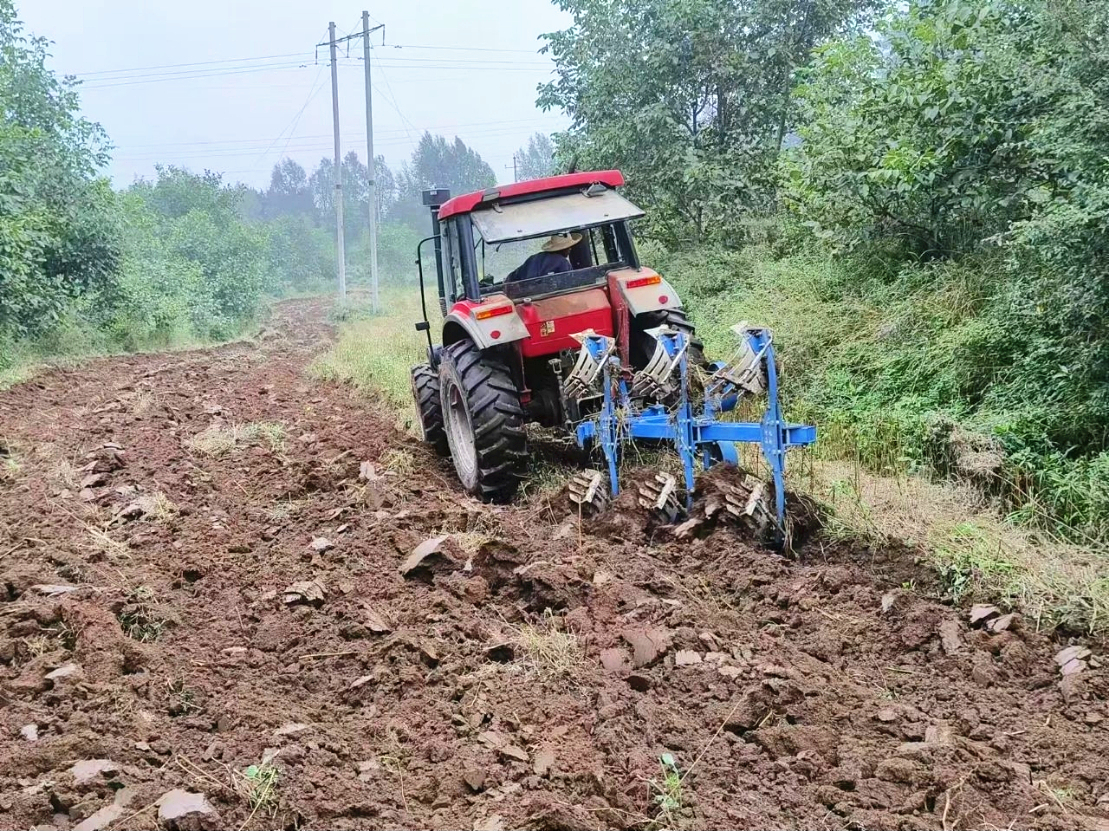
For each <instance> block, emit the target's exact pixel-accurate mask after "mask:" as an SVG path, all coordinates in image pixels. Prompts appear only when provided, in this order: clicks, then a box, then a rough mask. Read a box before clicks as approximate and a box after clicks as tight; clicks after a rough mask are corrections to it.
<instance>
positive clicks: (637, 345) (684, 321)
mask: <svg viewBox="0 0 1109 832" xmlns="http://www.w3.org/2000/svg"><path fill="white" fill-rule="evenodd" d="M663 324H666V325H667V326H669V327H670V328H671V329H676V330H678V331H679V332H681V333H684V334H685V336H686V337H687V338H688V339H689V347H688V349H687V351H686V355H688V356H689V364H690V366H691V367H707V366H708V361H706V360H705V345H704V343H703V342H702V341H701V339H700V338H698V337H697V330H696V328H694V326H693V324H691V323H690V322H689V319H688V318H686V316H685V312H683V311H682V310H681V309H663V310H660V311H658V312H644V313H643V314H642V315H636V316H635V317H634V318H632V333H631V336H632V337H631V362H632V366H633V367H634V368H635V369H637V370H642V369H643V368H644V367H646V366H647V362H648V361H650V360H651V356H652V355H654V354H655V344H656V342H655V339H654V338H652V337H651V336H650V335H648V334H647V330H648V329H654V328H655V327H656V326H662V325H663Z"/></svg>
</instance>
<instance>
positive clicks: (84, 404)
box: [0, 300, 1109, 829]
mask: <svg viewBox="0 0 1109 832" xmlns="http://www.w3.org/2000/svg"><path fill="white" fill-rule="evenodd" d="M334 317H336V316H335V315H334V313H332V312H331V311H330V310H329V309H328V307H327V305H326V304H324V303H323V302H321V301H316V300H294V301H287V302H284V303H282V304H279V305H278V306H277V307H276V309H275V315H274V319H273V321H272V322H271V325H270V327H268V328H267V329H266V330H265V331H263V332H262V333H260V335H259V336H258V337H257V338H256V339H255V341H254V342H243V343H238V344H230V345H225V346H221V347H218V348H214V349H210V350H199V351H192V352H180V353H173V354H155V355H147V356H130V357H120V358H110V359H102V360H96V361H92V362H90V363H88V364H86V365H85V366H83V367H80V368H75V369H64V370H62V369H59V370H50V371H45V372H43V373H42V374H40V375H38V376H37V377H35V378H34V379H33V380H31V381H29V382H26V383H24V384H21V385H18V386H15V387H13V388H11V389H9V390H7V391H6V392H4V393H0V424H2V425H3V441H4V446H3V447H4V450H3V457H4V459H3V462H4V467H3V469H2V477H3V487H2V488H0V556H2V557H0V570H2V572H0V592H2V601H0V697H2V698H3V704H4V707H3V711H2V713H3V726H4V734H3V738H2V739H0V826H3V827H15V828H18V827H24V828H26V827H30V826H35V825H49V826H51V827H53V828H70V827H71V826H77V825H78V824H81V826H80V827H79V828H83V829H96V828H112V829H124V828H150V827H155V826H160V827H166V828H290V827H298V828H303V827H307V828H365V827H376V828H380V827H450V828H482V829H485V828H511V827H520V826H528V827H535V828H594V827H611V828H660V827H712V828H743V827H749V828H785V827H810V828H861V827H881V828H937V829H938V828H944V829H955V828H966V827H978V828H982V827H998V828H1000V827H1009V826H1017V827H1030V826H1034V827H1037V828H1101V827H1103V826H1104V824H1105V823H1106V820H1107V819H1109V810H1107V809H1106V803H1105V800H1106V792H1105V788H1106V786H1105V784H1106V782H1107V781H1109V762H1107V761H1106V759H1105V755H1104V753H1103V744H1104V743H1103V739H1104V727H1103V726H1104V720H1105V718H1106V717H1107V715H1109V714H1107V712H1106V707H1105V697H1106V694H1107V693H1109V678H1107V676H1106V673H1105V669H1104V667H1103V666H1101V665H1100V664H1099V661H1098V655H1097V653H1098V649H1099V648H1098V645H1097V643H1094V644H1093V645H1092V646H1093V648H1094V655H1087V654H1086V653H1085V652H1084V651H1085V649H1086V648H1084V647H1083V646H1081V643H1080V642H1079V641H1072V640H1068V639H1067V638H1066V637H1065V636H1064V635H1052V634H1050V633H1048V632H1047V631H1046V630H1045V631H1039V630H1038V629H1037V626H1036V622H1035V621H1034V619H1033V618H1031V617H1026V616H1021V615H1019V614H1017V615H1014V616H1012V617H1005V616H1002V615H1000V613H999V612H998V611H989V610H986V611H983V610H980V609H974V610H972V609H968V608H967V606H966V605H962V606H958V605H951V604H945V603H941V602H939V601H938V600H937V596H938V595H939V594H942V587H941V585H940V584H939V583H938V581H937V578H936V573H935V571H934V570H933V569H932V568H931V567H929V566H928V565H926V564H922V563H921V562H920V559H919V557H918V555H919V553H918V552H917V551H916V550H914V549H912V548H910V547H907V546H904V545H901V546H894V545H868V544H867V543H866V542H859V541H858V540H856V539H854V538H850V537H849V536H847V535H846V534H841V535H832V536H829V535H824V536H818V537H817V538H815V539H813V540H811V541H809V542H808V543H807V544H806V546H805V547H804V549H803V551H802V553H801V554H802V556H803V559H802V560H800V561H789V560H784V559H782V558H780V557H778V556H776V555H774V554H772V553H769V552H767V551H764V550H761V549H759V548H758V547H756V546H754V545H752V544H751V543H750V542H749V541H745V540H744V539H742V538H741V537H739V536H737V534H736V533H735V532H733V531H731V530H729V529H727V528H718V529H713V530H707V532H706V534H705V535H704V536H703V537H702V538H700V539H696V540H693V541H684V542H679V541H676V540H674V539H673V538H672V537H671V536H670V535H669V533H668V532H667V530H666V529H661V528H656V527H654V526H653V525H652V524H651V523H650V522H649V521H648V520H647V519H646V518H644V517H642V516H641V515H639V514H638V513H637V512H636V511H635V510H633V509H632V508H631V507H629V506H628V505H626V504H618V505H617V506H615V507H614V508H613V509H612V510H611V511H610V513H608V514H607V515H605V516H604V517H602V518H600V519H598V520H595V521H592V522H590V521H588V520H587V521H580V520H579V519H578V518H577V517H576V516H575V515H573V514H572V513H570V512H569V511H567V509H566V505H565V503H564V501H563V500H562V499H561V498H560V494H559V491H558V487H557V481H556V478H554V477H550V478H549V479H550V481H549V482H546V483H544V484H543V487H536V488H532V489H529V490H528V492H527V494H526V496H524V497H523V498H521V499H519V500H518V501H517V502H515V503H514V504H512V505H509V506H502V507H494V506H489V505H484V504H481V503H478V502H475V501H474V500H471V499H470V498H468V497H466V496H465V495H463V494H462V493H461V492H460V491H459V490H458V488H457V487H456V485H455V483H454V481H453V478H452V475H451V471H450V470H449V468H448V467H447V466H446V465H444V464H443V463H442V462H440V461H438V460H436V459H435V458H433V457H432V456H430V455H429V454H428V453H427V452H426V451H425V450H424V449H423V448H422V447H420V446H419V445H418V443H416V442H415V441H414V440H413V439H412V438H411V437H410V436H408V435H407V434H405V433H404V432H403V430H401V429H400V428H399V427H398V424H397V423H398V418H397V416H396V411H394V410H393V409H391V408H390V407H389V406H388V405H389V402H390V401H396V400H399V398H400V397H401V393H400V388H399V386H398V385H399V384H400V382H399V381H396V380H395V379H394V380H393V382H390V383H383V386H384V387H385V391H386V392H385V394H383V395H381V394H375V395H370V396H368V395H366V394H365V393H363V392H360V391H359V390H358V389H356V388H354V387H352V386H350V385H347V384H344V383H342V382H338V381H334V380H329V376H330V377H336V376H340V375H342V373H341V372H340V371H339V370H340V368H339V367H338V366H337V365H336V364H335V361H334V357H333V356H332V357H330V358H328V357H325V352H326V350H327V349H328V347H329V342H330V341H331V339H332V338H333V333H334V328H333V325H332V323H331V321H332V320H333V319H334ZM339 317H341V316H339ZM400 331H401V330H400V329H397V332H398V333H399V332H400ZM382 372H387V371H382ZM390 385H392V386H390ZM390 397H392V398H390ZM399 421H400V422H401V423H403V418H402V419H400V420H399ZM979 616H981V618H980V620H979ZM1067 647H1072V648H1073V649H1072V650H1071V654H1072V655H1071V656H1068V655H1064V656H1062V657H1061V659H1062V660H1067V659H1071V663H1070V664H1066V665H1065V666H1064V667H1063V668H1062V669H1061V667H1060V664H1059V660H1058V659H1059V657H1058V654H1059V653H1060V651H1063V650H1064V649H1065V648H1067ZM1073 654H1077V656H1073ZM174 790H183V791H184V792H186V793H189V794H191V795H203V798H201V797H195V796H194V797H191V798H189V797H183V796H182V794H181V793H180V792H174Z"/></svg>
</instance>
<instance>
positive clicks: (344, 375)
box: [311, 287, 438, 431]
mask: <svg viewBox="0 0 1109 832" xmlns="http://www.w3.org/2000/svg"><path fill="white" fill-rule="evenodd" d="M381 308H382V309H383V310H384V312H383V313H382V314H379V315H376V316H374V315H370V314H369V313H368V312H366V311H365V307H364V306H363V307H362V311H358V309H357V308H353V309H352V308H350V307H348V308H347V309H346V310H345V311H344V315H345V320H344V321H343V322H342V324H341V326H340V328H339V338H338V341H337V343H336V344H335V346H334V347H333V348H332V349H331V350H330V351H329V352H327V353H326V354H324V355H323V356H321V357H320V358H319V359H317V360H316V362H315V363H314V364H313V365H312V367H311V373H312V375H313V376H315V377H316V378H320V379H325V380H329V381H342V382H346V383H349V384H352V385H354V386H355V387H356V388H358V389H359V390H362V391H363V392H366V393H370V394H372V395H373V396H375V397H377V398H380V399H382V400H383V401H384V403H385V404H386V405H387V406H388V407H389V408H390V409H391V410H393V411H394V412H395V413H396V414H397V420H398V423H399V424H400V426H401V427H402V428H404V429H405V430H409V431H411V430H412V429H413V427H414V425H415V417H416V413H415V409H414V407H413V404H412V392H411V382H410V377H409V370H410V369H411V368H412V366H413V365H415V364H419V363H421V362H423V361H426V360H427V354H426V351H427V339H426V338H425V337H424V335H423V334H422V333H419V332H416V329H415V323H416V321H418V320H420V318H421V312H420V299H419V294H418V292H417V290H416V289H415V288H414V287H413V288H412V289H397V288H387V289H385V290H383V291H382V293H381ZM429 314H432V313H429ZM434 314H435V315H436V317H438V315H437V313H434ZM432 326H434V323H433V324H432Z"/></svg>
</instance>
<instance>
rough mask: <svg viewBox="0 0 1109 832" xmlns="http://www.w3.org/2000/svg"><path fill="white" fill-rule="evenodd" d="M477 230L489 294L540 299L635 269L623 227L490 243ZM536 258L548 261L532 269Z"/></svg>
mask: <svg viewBox="0 0 1109 832" xmlns="http://www.w3.org/2000/svg"><path fill="white" fill-rule="evenodd" d="M474 231H475V233H474V261H475V263H476V265H477V270H478V279H479V285H480V287H481V293H482V294H483V295H487V294H490V293H491V292H505V293H506V294H507V295H508V296H509V297H512V298H521V297H535V296H539V295H544V294H556V293H559V292H563V291H569V290H572V289H575V288H581V287H584V286H589V285H593V284H596V283H602V282H604V280H605V275H606V274H607V273H608V272H609V271H611V270H612V269H614V268H620V267H623V266H627V265H630V264H631V263H632V261H633V256H634V255H633V253H632V251H631V242H630V238H629V237H628V235H627V231H626V229H625V228H624V227H623V223H618V224H610V225H602V226H598V227H594V228H582V229H577V230H573V231H568V232H567V234H564V235H551V234H548V233H544V234H542V235H540V236H538V237H532V238H529V239H525V240H510V241H507V242H502V243H491V242H487V241H486V240H485V238H484V237H483V236H482V235H481V234H480V233H479V232H478V231H477V228H476V227H475V229H474ZM552 241H553V242H554V243H555V246H556V247H555V248H553V249H552V246H551V243H552ZM567 243H571V244H570V245H568V246H567V245H565V244H567ZM560 245H561V246H562V247H559V246H560ZM535 258H542V259H540V260H539V261H538V262H537V263H535V265H534V268H530V269H529V264H531V263H532V262H533V261H534V259H535Z"/></svg>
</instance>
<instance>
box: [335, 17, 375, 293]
mask: <svg viewBox="0 0 1109 832" xmlns="http://www.w3.org/2000/svg"><path fill="white" fill-rule="evenodd" d="M327 36H328V45H329V46H330V47H331V118H332V121H333V122H334V125H335V248H336V250H337V254H338V257H339V302H340V303H341V302H343V301H345V300H346V299H347V262H346V260H347V258H346V249H345V246H344V244H343V158H342V149H341V147H340V146H339V62H338V60H337V58H336V54H335V53H336V49H335V46H336V43H335V21H332V22H331V23H329V24H327ZM371 164H372V162H371Z"/></svg>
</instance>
